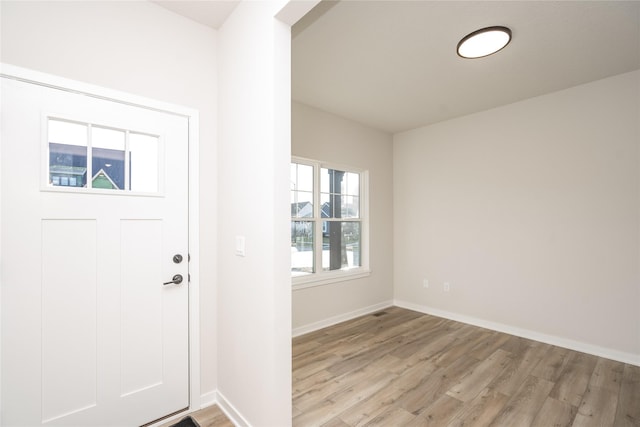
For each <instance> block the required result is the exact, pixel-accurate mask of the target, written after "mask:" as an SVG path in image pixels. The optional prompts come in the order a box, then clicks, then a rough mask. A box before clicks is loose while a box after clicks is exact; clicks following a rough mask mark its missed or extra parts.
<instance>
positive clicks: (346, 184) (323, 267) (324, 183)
mask: <svg viewBox="0 0 640 427" xmlns="http://www.w3.org/2000/svg"><path fill="white" fill-rule="evenodd" d="M345 169H346V168H332V167H330V166H327V165H324V164H322V163H320V162H315V161H310V160H302V159H294V160H293V161H292V163H291V178H290V179H291V274H292V276H293V277H300V276H310V275H316V276H319V277H322V275H323V273H327V272H332V271H335V270H340V271H349V270H353V269H357V268H359V267H361V266H362V240H363V239H362V237H363V236H362V234H363V226H362V223H363V217H362V213H363V209H362V207H361V203H362V196H361V194H362V188H361V186H362V184H363V180H362V177H361V175H362V174H361V172H356V171H351V170H345Z"/></svg>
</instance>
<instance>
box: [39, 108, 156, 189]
mask: <svg viewBox="0 0 640 427" xmlns="http://www.w3.org/2000/svg"><path fill="white" fill-rule="evenodd" d="M46 142H47V148H48V152H49V159H48V173H47V174H46V176H47V186H46V188H47V189H53V188H57V189H62V188H59V187H64V189H65V190H71V189H76V190H79V189H83V190H81V191H87V190H94V189H96V190H121V191H127V192H144V193H158V192H159V190H160V189H159V185H158V183H159V180H158V171H159V167H158V163H159V145H160V139H159V137H158V136H152V135H147V134H144V133H140V132H135V131H130V130H126V129H115V128H110V127H105V126H99V125H95V124H91V123H82V122H75V121H70V120H66V119H58V118H52V117H48V119H47V141H46Z"/></svg>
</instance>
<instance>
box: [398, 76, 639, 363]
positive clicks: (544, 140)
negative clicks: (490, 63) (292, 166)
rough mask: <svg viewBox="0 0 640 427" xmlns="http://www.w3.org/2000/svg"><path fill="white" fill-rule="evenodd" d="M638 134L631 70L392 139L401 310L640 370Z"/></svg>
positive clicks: (636, 94)
mask: <svg viewBox="0 0 640 427" xmlns="http://www.w3.org/2000/svg"><path fill="white" fill-rule="evenodd" d="M639 126H640V71H636V72H633V73H628V74H623V75H620V76H615V77H611V78H608V79H605V80H601V81H596V82H592V83H589V84H585V85H582V86H577V87H574V88H571V89H567V90H563V91H560V92H556V93H552V94H549V95H545V96H541V97H537V98H532V99H529V100H525V101H523V102H519V103H516V104H512V105H507V106H504V107H501V108H496V109H493V110H490V111H485V112H482V113H478V114H474V115H470V116H466V117H463V118H459V119H455V120H451V121H447V122H443V123H439V124H435V125H432V126H428V127H424V128H420V129H416V130H412V131H408V132H405V133H401V134H398V135H396V136H395V137H394V153H393V155H394V224H395V236H394V237H395V244H394V253H395V263H394V272H395V274H394V282H395V298H396V299H397V301H399V302H401V303H405V304H407V305H409V306H412V307H416V308H423V309H428V310H432V311H433V310H435V311H436V312H440V313H445V314H449V315H453V316H454V317H455V316H458V317H460V316H463V317H466V318H469V319H475V320H479V321H482V322H493V323H494V324H496V325H507V326H508V327H509V328H512V329H516V330H520V331H528V332H531V333H533V334H541V335H540V336H543V337H545V336H546V337H547V338H548V337H556V338H558V339H560V341H564V342H565V343H569V344H572V345H574V346H577V347H580V348H584V349H588V350H591V351H596V352H599V353H601V354H604V355H610V356H612V357H614V358H618V359H624V360H628V361H635V363H640V310H639V309H638V308H639V306H640V276H639V266H640V264H639V262H640V244H639V243H640V240H639V238H640V164H639V161H640V158H639V144H640V130H639ZM424 278H427V279H428V280H429V283H430V287H429V288H428V289H424V288H423V285H422V280H423V279H424ZM445 281H446V282H449V283H450V285H451V291H450V292H449V293H445V292H443V282H445Z"/></svg>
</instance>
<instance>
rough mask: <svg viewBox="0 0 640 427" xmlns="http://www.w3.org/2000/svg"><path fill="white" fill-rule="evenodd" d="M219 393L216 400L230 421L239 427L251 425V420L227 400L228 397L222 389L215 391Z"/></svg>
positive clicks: (249, 426)
mask: <svg viewBox="0 0 640 427" xmlns="http://www.w3.org/2000/svg"><path fill="white" fill-rule="evenodd" d="M215 393H216V395H217V398H216V401H217V403H218V407H219V408H220V410H222V412H224V414H225V415H226V416H227V418H229V421H231V422H232V423H233V425H235V426H237V427H251V424H249V421H247V420H246V419H245V418H244V417H243V416H242V414H241V413H240V412H239V411H238V410H237V409H236V408H235V407H234V406H233V405H232V404H231V403H230V402H229V401H228V400H227V398H226V397H224V395H223V394H222V393H220V391H216V392H215Z"/></svg>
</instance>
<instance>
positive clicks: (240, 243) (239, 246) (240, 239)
mask: <svg viewBox="0 0 640 427" xmlns="http://www.w3.org/2000/svg"><path fill="white" fill-rule="evenodd" d="M236 255H238V256H244V236H236Z"/></svg>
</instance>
